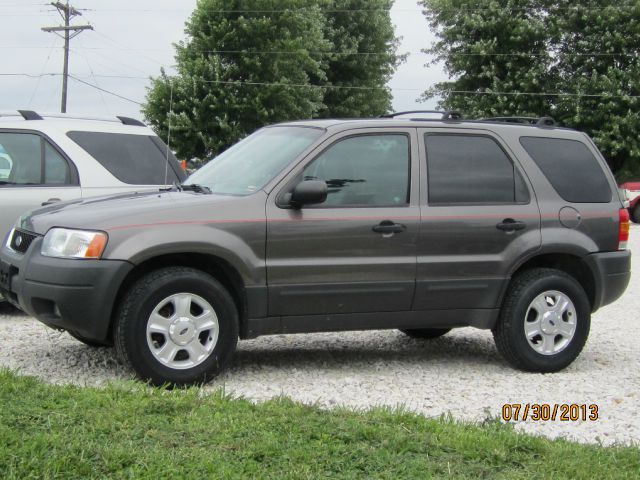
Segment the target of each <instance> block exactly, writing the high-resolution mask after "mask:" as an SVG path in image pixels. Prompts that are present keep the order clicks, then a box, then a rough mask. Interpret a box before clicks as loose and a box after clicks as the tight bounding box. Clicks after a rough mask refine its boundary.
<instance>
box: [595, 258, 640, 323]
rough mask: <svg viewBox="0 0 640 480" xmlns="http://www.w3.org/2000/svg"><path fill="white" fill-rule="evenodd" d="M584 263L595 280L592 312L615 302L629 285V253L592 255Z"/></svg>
mask: <svg viewBox="0 0 640 480" xmlns="http://www.w3.org/2000/svg"><path fill="white" fill-rule="evenodd" d="M585 261H586V263H587V265H588V266H589V268H590V269H591V272H592V273H593V276H594V278H595V296H594V297H595V298H594V302H593V311H594V312H595V311H596V310H597V309H598V308H600V307H604V306H605V305H608V304H610V303H613V302H614V301H616V300H617V299H618V298H620V296H622V294H623V293H624V291H625V290H626V289H627V285H629V280H630V279H631V252H630V251H629V250H621V251H619V252H604V253H593V254H591V255H587V256H586V257H585Z"/></svg>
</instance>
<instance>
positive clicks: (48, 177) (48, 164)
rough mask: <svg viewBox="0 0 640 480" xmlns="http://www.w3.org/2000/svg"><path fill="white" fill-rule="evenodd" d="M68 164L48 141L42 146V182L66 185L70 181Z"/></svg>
mask: <svg viewBox="0 0 640 480" xmlns="http://www.w3.org/2000/svg"><path fill="white" fill-rule="evenodd" d="M70 177H71V175H70V172H69V165H67V162H66V161H65V159H64V158H62V156H61V155H60V154H59V153H58V152H57V151H56V150H55V149H54V148H53V147H52V146H51V145H49V144H48V143H45V147H44V183H46V184H47V185H66V184H68V183H69V182H70Z"/></svg>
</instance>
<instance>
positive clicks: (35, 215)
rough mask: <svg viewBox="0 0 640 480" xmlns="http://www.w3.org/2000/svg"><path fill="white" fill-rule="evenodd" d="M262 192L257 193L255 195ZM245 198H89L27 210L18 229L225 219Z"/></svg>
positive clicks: (102, 227)
mask: <svg viewBox="0 0 640 480" xmlns="http://www.w3.org/2000/svg"><path fill="white" fill-rule="evenodd" d="M260 193H262V194H263V195H264V192H258V195H259V194H260ZM246 198H247V197H234V196H226V195H213V194H209V195H205V194H201V193H195V192H176V191H170V192H162V191H155V192H144V193H133V194H131V193H130V194H120V195H115V196H106V197H92V198H87V199H78V200H72V201H69V202H62V203H57V204H54V205H49V206H47V207H44V208H39V209H37V210H33V211H31V212H28V213H26V214H25V215H23V216H22V217H21V218H20V221H19V224H20V228H22V229H24V230H27V231H32V232H36V233H39V234H45V233H46V232H47V231H48V230H49V229H50V228H52V227H67V228H79V229H87V230H103V231H109V230H110V229H113V228H119V227H121V226H123V225H133V224H135V225H146V224H153V223H158V222H173V221H175V222H180V221H189V220H193V219H198V218H202V215H203V214H204V213H205V212H206V216H207V217H213V218H218V217H220V218H225V215H228V214H229V213H231V212H229V210H235V208H231V207H232V205H233V204H235V203H244V200H245V199H246Z"/></svg>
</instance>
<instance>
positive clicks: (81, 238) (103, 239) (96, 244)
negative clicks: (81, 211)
mask: <svg viewBox="0 0 640 480" xmlns="http://www.w3.org/2000/svg"><path fill="white" fill-rule="evenodd" d="M107 239H108V237H107V234H106V233H104V232H91V231H85V230H69V229H66V228H52V229H51V230H49V231H48V232H47V234H46V235H45V236H44V241H43V242H42V249H41V253H42V255H44V256H45V257H58V258H94V259H95V258H100V257H101V256H102V252H104V248H105V247H106V246H107Z"/></svg>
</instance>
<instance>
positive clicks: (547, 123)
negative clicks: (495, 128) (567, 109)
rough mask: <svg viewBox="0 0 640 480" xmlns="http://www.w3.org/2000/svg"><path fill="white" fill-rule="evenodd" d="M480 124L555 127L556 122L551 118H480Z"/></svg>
mask: <svg viewBox="0 0 640 480" xmlns="http://www.w3.org/2000/svg"><path fill="white" fill-rule="evenodd" d="M479 121H480V122H505V123H524V124H526V125H535V126H538V127H555V126H556V125H557V123H556V121H555V120H554V119H553V118H551V117H489V118H481V119H480V120H479Z"/></svg>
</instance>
